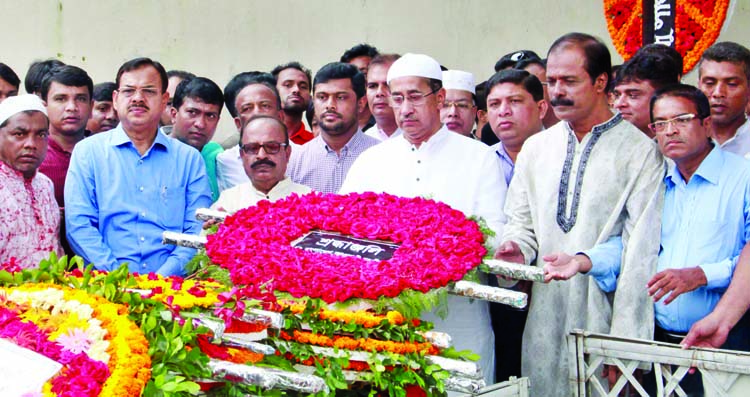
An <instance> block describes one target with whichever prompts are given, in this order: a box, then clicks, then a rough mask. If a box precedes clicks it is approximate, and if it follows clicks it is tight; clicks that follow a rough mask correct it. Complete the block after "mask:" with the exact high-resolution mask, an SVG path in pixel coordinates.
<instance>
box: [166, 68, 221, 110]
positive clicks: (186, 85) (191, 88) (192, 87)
mask: <svg viewBox="0 0 750 397" xmlns="http://www.w3.org/2000/svg"><path fill="white" fill-rule="evenodd" d="M185 98H193V99H200V101H201V102H203V103H207V104H209V105H218V106H219V112H221V107H222V106H224V94H222V93H221V88H219V86H218V85H216V83H214V82H213V81H211V80H209V79H207V78H205V77H193V78H190V77H188V78H186V79H184V80H182V81H181V82H180V84H178V85H177V88H175V91H174V97H173V98H172V107H174V108H175V109H179V108H180V106H182V103H183V102H184V101H185Z"/></svg>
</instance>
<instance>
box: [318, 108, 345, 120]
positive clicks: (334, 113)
mask: <svg viewBox="0 0 750 397" xmlns="http://www.w3.org/2000/svg"><path fill="white" fill-rule="evenodd" d="M329 114H332V115H334V116H337V117H340V118H343V117H344V116H343V115H342V114H341V113H337V112H332V111H330V110H329V111H327V112H324V113H323V114H321V115H320V117H325V116H326V115H329Z"/></svg>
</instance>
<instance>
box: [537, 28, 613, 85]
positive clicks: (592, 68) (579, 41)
mask: <svg viewBox="0 0 750 397" xmlns="http://www.w3.org/2000/svg"><path fill="white" fill-rule="evenodd" d="M571 45H572V46H576V47H578V48H580V49H581V50H583V56H584V58H585V59H584V64H583V68H584V69H585V70H586V73H588V75H589V77H590V78H591V82H592V83H593V82H595V81H596V78H597V77H599V76H600V75H602V74H605V75H606V77H607V84H609V81H610V80H611V76H612V58H611V56H610V54H609V50H608V49H607V46H606V45H604V43H602V41H601V40H599V39H597V38H596V37H594V36H592V35H590V34H586V33H577V32H574V33H568V34H566V35H563V36H562V37H560V38H559V39H557V40H555V42H554V43H552V46H551V47H550V48H549V51H548V52H547V58H548V59H549V55H550V54H551V53H552V52H553V51H555V50H557V49H558V48H562V47H567V46H571Z"/></svg>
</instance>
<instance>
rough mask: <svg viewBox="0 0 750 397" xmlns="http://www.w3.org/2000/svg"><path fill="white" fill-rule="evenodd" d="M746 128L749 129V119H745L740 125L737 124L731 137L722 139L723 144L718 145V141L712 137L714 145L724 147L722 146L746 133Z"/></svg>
mask: <svg viewBox="0 0 750 397" xmlns="http://www.w3.org/2000/svg"><path fill="white" fill-rule="evenodd" d="M748 130H750V120H745V122H744V123H742V125H741V126H739V128H737V131H735V132H734V135H733V136H732V137H731V138H729V139H727V140H726V141H724V143H723V144H721V145H719V142H717V141H716V140H715V139H713V138H712V140H713V142H714V144H715V145H717V146H721V147H724V146H727V145H729V144H730V143H731V142H732V141H735V140H739V139H740V138H742V137H743V136H744V135H745V134H748Z"/></svg>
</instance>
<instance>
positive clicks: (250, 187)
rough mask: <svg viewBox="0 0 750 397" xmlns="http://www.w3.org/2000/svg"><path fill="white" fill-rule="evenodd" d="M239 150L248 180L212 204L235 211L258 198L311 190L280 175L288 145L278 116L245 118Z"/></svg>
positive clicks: (288, 154)
mask: <svg viewBox="0 0 750 397" xmlns="http://www.w3.org/2000/svg"><path fill="white" fill-rule="evenodd" d="M240 151H241V153H242V154H241V156H242V164H243V165H244V167H245V172H246V173H247V176H248V177H249V178H250V182H245V183H243V184H241V185H237V186H234V187H233V188H231V189H227V190H225V191H223V192H222V193H221V197H219V200H218V201H217V202H216V203H214V205H213V206H212V208H214V209H221V210H222V211H227V212H229V213H235V212H237V211H239V210H241V209H243V208H247V207H249V206H251V205H255V204H257V203H258V201H261V200H269V201H276V200H279V199H282V198H284V197H286V196H288V195H290V194H292V193H297V194H300V195H301V194H306V193H310V192H311V191H312V190H311V189H310V188H309V187H307V186H304V185H300V184H298V183H294V182H292V180H291V179H290V178H289V177H287V176H286V175H284V174H285V173H286V167H287V163H288V162H289V156H290V155H291V153H292V148H291V147H289V136H288V135H287V130H286V126H285V125H284V123H282V122H281V121H279V119H277V118H275V117H271V116H264V115H260V116H254V117H253V118H251V119H250V120H248V121H247V123H246V124H245V125H244V126H243V127H242V129H241V130H240Z"/></svg>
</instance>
